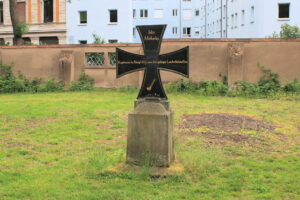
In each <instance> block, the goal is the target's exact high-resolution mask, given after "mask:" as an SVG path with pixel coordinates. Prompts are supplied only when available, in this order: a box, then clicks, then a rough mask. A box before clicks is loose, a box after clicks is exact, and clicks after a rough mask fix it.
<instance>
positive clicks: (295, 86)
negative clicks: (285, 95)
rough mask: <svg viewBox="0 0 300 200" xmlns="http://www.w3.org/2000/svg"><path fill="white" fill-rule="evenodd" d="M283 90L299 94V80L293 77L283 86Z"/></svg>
mask: <svg viewBox="0 0 300 200" xmlns="http://www.w3.org/2000/svg"><path fill="white" fill-rule="evenodd" d="M283 89H284V91H285V92H290V93H296V94H300V82H299V81H298V80H297V79H295V80H293V81H291V82H288V83H287V84H286V85H285V86H284V87H283Z"/></svg>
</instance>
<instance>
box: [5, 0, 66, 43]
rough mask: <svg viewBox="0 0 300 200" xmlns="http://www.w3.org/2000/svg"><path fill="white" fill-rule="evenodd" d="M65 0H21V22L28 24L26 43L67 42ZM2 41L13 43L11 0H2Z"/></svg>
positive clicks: (19, 5)
mask: <svg viewBox="0 0 300 200" xmlns="http://www.w3.org/2000/svg"><path fill="white" fill-rule="evenodd" d="M65 5H66V3H65V0H22V1H21V0H20V1H18V2H17V9H18V15H19V20H20V22H24V23H26V24H27V26H28V32H27V33H26V34H24V35H23V36H22V37H23V42H24V43H25V44H36V45H38V44H66V32H67V29H66V12H65V11H66V7H65ZM0 42H1V43H2V44H10V45H11V44H12V43H13V32H12V25H11V18H10V12H9V0H0Z"/></svg>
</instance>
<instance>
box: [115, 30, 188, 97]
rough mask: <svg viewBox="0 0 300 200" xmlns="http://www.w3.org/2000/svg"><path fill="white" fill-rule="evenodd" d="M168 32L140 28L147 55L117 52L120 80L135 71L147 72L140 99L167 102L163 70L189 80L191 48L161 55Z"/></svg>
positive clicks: (119, 50)
mask: <svg viewBox="0 0 300 200" xmlns="http://www.w3.org/2000/svg"><path fill="white" fill-rule="evenodd" d="M165 29H166V25H153V26H137V30H138V32H139V35H140V37H141V40H142V43H143V49H144V54H145V55H138V54H134V53H129V52H126V51H124V50H122V49H119V48H117V52H116V57H117V78H120V77H121V76H124V75H126V74H129V73H132V72H135V71H139V70H144V71H145V72H144V79H143V83H142V87H141V90H140V92H139V95H138V99H141V98H159V99H168V98H167V95H166V93H165V91H164V88H163V85H162V82H161V78H160V72H159V71H160V70H166V71H171V72H175V73H177V74H181V75H183V76H185V77H189V47H185V48H183V49H180V50H178V51H175V52H171V53H167V54H162V55H160V54H159V53H160V47H161V41H162V38H163V35H164V32H165Z"/></svg>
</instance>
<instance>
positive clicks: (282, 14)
mask: <svg viewBox="0 0 300 200" xmlns="http://www.w3.org/2000/svg"><path fill="white" fill-rule="evenodd" d="M278 10H279V14H278V18H280V19H281V18H290V4H289V3H284V4H278Z"/></svg>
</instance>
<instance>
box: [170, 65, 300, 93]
mask: <svg viewBox="0 0 300 200" xmlns="http://www.w3.org/2000/svg"><path fill="white" fill-rule="evenodd" d="M258 67H259V68H260V69H261V70H262V72H263V75H262V77H261V78H260V79H259V82H258V83H248V82H246V81H238V82H236V83H235V84H234V85H233V86H230V87H229V86H228V82H227V77H226V76H224V77H222V76H221V75H220V77H221V78H222V81H200V82H199V83H198V84H196V83H194V82H193V79H192V78H190V79H189V80H185V79H182V78H181V79H179V81H178V82H176V83H173V82H170V83H168V85H166V90H167V92H183V93H197V94H201V95H208V96H245V97H273V96H274V95H275V96H276V95H278V94H281V93H284V92H285V93H295V94H300V83H299V81H298V80H294V81H292V82H289V83H287V84H286V85H282V84H281V83H280V81H279V75H278V74H276V73H273V72H272V71H271V69H267V68H266V67H264V66H262V65H260V64H259V63H258Z"/></svg>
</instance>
